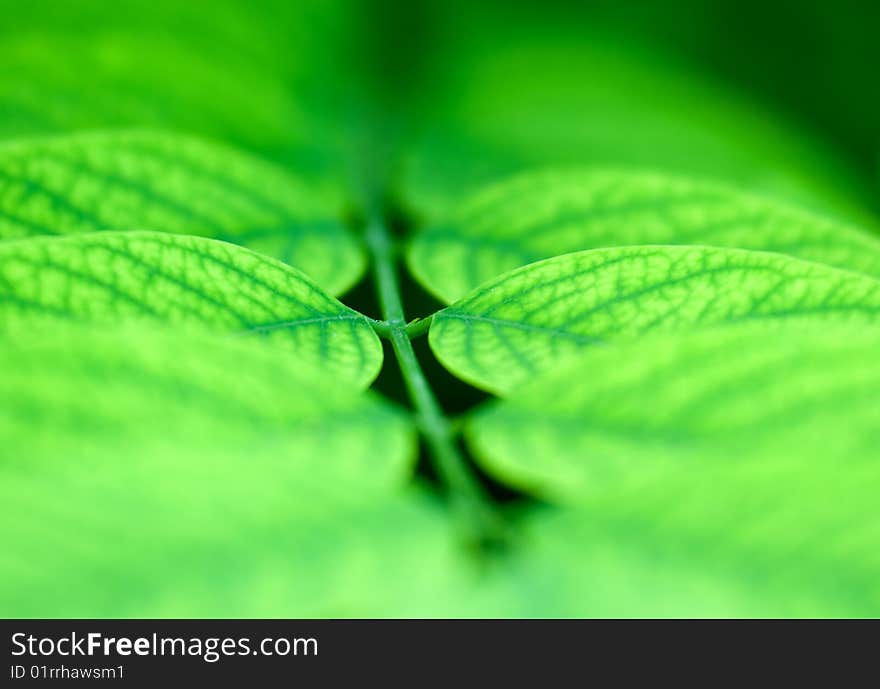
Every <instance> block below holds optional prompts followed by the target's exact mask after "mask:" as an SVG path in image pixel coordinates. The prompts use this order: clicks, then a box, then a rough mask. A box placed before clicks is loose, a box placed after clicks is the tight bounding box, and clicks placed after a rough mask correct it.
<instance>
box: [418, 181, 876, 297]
mask: <svg viewBox="0 0 880 689" xmlns="http://www.w3.org/2000/svg"><path fill="white" fill-rule="evenodd" d="M636 244H704V245H711V246H726V247H732V248H743V249H756V250H761V251H776V252H780V253H785V254H789V255H792V256H796V257H798V258H803V259H807V260H811V261H818V262H821V263H828V264H829V265H834V266H837V267H840V268H847V269H850V270H856V271H860V272H864V273H867V274H870V275H872V276H874V277H878V276H880V238H878V237H876V236H875V235H873V234H872V233H871V232H869V231H867V230H862V229H859V228H857V227H855V226H852V225H847V224H845V223H842V222H839V221H836V220H834V219H831V218H828V217H825V216H823V215H820V214H817V213H814V212H810V211H807V210H804V209H801V208H799V207H796V206H792V205H788V204H786V203H784V202H780V201H777V200H774V199H771V198H765V197H761V196H757V195H754V194H747V193H744V192H742V191H740V190H738V189H736V188H734V187H729V186H726V185H722V184H713V183H711V182H703V181H698V180H695V179H690V178H686V177H679V176H675V175H666V174H657V173H649V172H634V171H623V170H596V169H569V170H548V171H540V172H533V173H525V174H523V175H520V176H517V177H515V178H513V179H510V180H506V181H503V182H500V183H498V184H494V185H490V186H489V187H488V188H485V189H481V190H480V191H478V192H476V193H475V194H473V195H472V196H471V197H470V198H469V199H468V200H466V201H464V202H463V203H462V205H461V206H460V207H459V208H457V209H456V211H455V212H454V213H453V214H452V215H451V217H450V218H449V219H448V220H446V221H445V222H438V223H435V224H433V225H430V226H428V227H426V228H425V229H424V230H422V231H421V232H420V233H419V234H418V235H417V236H416V237H415V238H414V240H413V242H412V244H411V245H410V247H409V251H408V256H407V259H408V263H409V266H410V269H411V270H412V272H413V273H414V274H415V275H416V276H417V277H418V278H419V281H420V282H421V283H422V284H423V285H424V286H425V287H427V288H428V289H429V290H430V291H431V292H433V293H434V294H435V295H437V296H438V297H440V298H441V299H443V300H444V301H446V302H447V303H449V302H452V301H454V300H455V299H458V298H460V297H462V296H463V295H465V294H467V292H469V291H470V290H472V289H474V288H475V287H477V286H478V285H480V284H482V283H484V282H486V281H488V280H490V279H492V278H494V277H496V276H498V275H500V274H501V273H504V272H507V271H508V270H512V269H513V268H516V267H519V266H522V265H525V264H527V263H533V262H535V261H538V260H541V259H544V258H550V257H552V256H558V255H560V254H567V253H571V252H574V251H581V250H585V249H597V248H601V247H611V246H626V245H636Z"/></svg>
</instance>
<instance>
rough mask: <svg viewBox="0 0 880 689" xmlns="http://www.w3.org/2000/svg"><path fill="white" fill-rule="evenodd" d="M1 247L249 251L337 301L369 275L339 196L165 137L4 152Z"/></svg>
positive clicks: (0, 164) (115, 136)
mask: <svg viewBox="0 0 880 689" xmlns="http://www.w3.org/2000/svg"><path fill="white" fill-rule="evenodd" d="M0 185H2V186H0V239H9V238H13V239H14V238H18V237H28V236H34V235H50V234H68V233H75V232H92V231H97V230H106V229H110V230H129V229H138V230H156V231H162V232H175V233H181V234H192V235H201V236H206V237H213V238H216V239H224V240H227V241H230V242H235V243H237V244H243V245H245V246H248V247H250V248H252V249H255V250H258V251H261V252H263V253H266V254H269V255H272V256H274V257H276V258H280V259H282V260H283V261H285V262H287V263H290V264H292V265H294V266H296V267H297V268H299V269H300V270H302V271H303V272H305V273H308V274H309V275H310V276H311V277H312V278H314V279H315V281H316V282H318V284H320V285H322V286H324V287H325V288H326V289H327V290H328V291H329V292H331V293H333V294H339V293H341V292H343V291H345V290H346V289H347V288H349V287H350V286H351V285H352V284H353V283H354V282H355V281H356V280H357V279H358V278H359V277H360V275H361V273H362V272H363V269H364V262H365V261H364V256H363V251H362V248H361V247H360V246H359V245H358V244H357V243H356V242H355V240H354V239H353V237H352V236H351V234H350V233H349V232H348V231H347V229H346V228H345V226H344V225H343V224H342V222H341V220H340V216H341V204H340V202H339V200H338V199H336V198H335V197H334V195H332V194H331V193H329V192H327V191H325V190H322V189H320V188H317V187H314V186H310V185H308V184H306V183H304V182H303V181H301V180H300V179H298V178H296V177H294V176H292V175H290V174H287V173H285V172H284V171H283V170H281V169H278V168H276V167H273V166H272V165H269V164H266V163H263V162H261V161H259V160H257V159H255V158H252V157H250V156H247V155H244V154H242V153H239V152H237V151H235V150H233V149H230V148H227V147H224V146H218V145H214V144H209V143H206V142H202V141H199V140H196V139H192V138H188V137H182V136H178V135H173V134H167V133H157V132H135V131H133V132H121V133H120V132H114V133H102V134H85V135H82V134H80V135H72V136H65V137H57V138H45V139H34V140H27V141H23V142H16V143H12V144H6V145H3V146H0Z"/></svg>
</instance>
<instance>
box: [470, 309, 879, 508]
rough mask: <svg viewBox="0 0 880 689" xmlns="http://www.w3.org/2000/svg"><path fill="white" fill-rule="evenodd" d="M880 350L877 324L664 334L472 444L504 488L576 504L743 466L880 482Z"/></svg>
mask: <svg viewBox="0 0 880 689" xmlns="http://www.w3.org/2000/svg"><path fill="white" fill-rule="evenodd" d="M878 346H880V328H878V327H877V326H864V325H863V326H859V327H855V326H854V325H852V324H840V323H838V324H833V323H825V324H822V326H821V327H820V328H819V327H816V328H810V327H807V328H803V327H801V328H792V327H782V328H778V329H776V330H774V331H770V330H768V329H767V328H765V327H764V324H762V323H742V324H739V325H732V326H728V327H725V328H709V329H705V330H699V331H695V332H690V333H682V334H675V335H668V334H662V335H661V334H655V335H652V336H647V337H645V338H642V339H640V340H639V341H637V342H628V343H623V344H619V345H612V346H610V347H605V348H597V349H593V350H591V351H589V352H587V353H585V354H584V355H583V356H582V357H581V358H580V359H579V360H578V361H577V362H576V363H572V365H571V366H569V367H565V368H564V369H563V370H561V371H556V372H553V373H552V374H548V375H547V376H544V377H542V378H540V379H538V380H536V381H534V382H533V383H531V384H529V385H527V386H524V387H523V388H521V389H520V390H518V391H517V393H516V394H514V395H512V396H511V397H509V398H508V399H505V400H503V401H499V402H496V403H494V404H491V405H489V406H488V407H487V408H485V409H483V410H481V411H480V412H478V413H477V414H476V416H475V417H474V419H473V420H472V421H471V422H470V424H469V425H468V427H467V437H468V441H469V443H470V445H471V447H472V448H473V449H474V451H475V452H476V453H477V455H478V457H480V458H481V459H482V460H483V462H484V463H485V466H486V468H487V469H489V470H490V471H491V472H492V474H493V475H494V476H496V477H497V478H500V479H503V480H507V481H509V482H511V483H513V484H515V485H517V486H520V487H524V488H527V489H530V490H534V491H535V492H537V493H539V494H541V495H542V496H544V497H553V498H556V499H561V500H572V501H586V500H591V499H593V498H594V497H595V496H596V495H601V494H603V493H604V492H605V491H606V490H609V489H611V490H613V489H615V488H616V487H619V486H620V485H628V484H641V483H652V482H655V481H657V482H663V481H667V480H670V477H671V476H673V475H674V474H676V473H678V472H682V473H685V474H689V475H690V474H698V473H699V472H701V471H711V470H713V469H717V468H719V467H734V466H736V465H737V464H742V463H748V465H749V466H750V468H751V469H752V470H754V471H755V472H756V473H758V474H760V473H761V471H767V472H768V473H770V472H771V469H770V467H773V466H779V465H783V464H785V465H790V467H793V468H797V467H801V468H803V469H804V471H805V472H808V471H809V469H808V467H810V466H818V465H819V464H825V465H826V466H827V467H829V469H828V471H831V470H832V469H833V470H834V471H842V470H844V467H849V466H854V465H857V464H860V463H869V464H874V465H877V471H878V472H880V442H878V441H880V431H878V428H880V400H878V397H877V394H876V390H877V386H878V384H880V358H878V357H877V348H878ZM762 467H764V468H762ZM878 475H880V473H878Z"/></svg>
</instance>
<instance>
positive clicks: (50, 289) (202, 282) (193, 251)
mask: <svg viewBox="0 0 880 689" xmlns="http://www.w3.org/2000/svg"><path fill="white" fill-rule="evenodd" d="M46 317H60V318H66V319H73V320H77V321H80V322H87V323H94V324H116V323H120V322H125V321H129V320H132V319H138V320H140V319H149V320H153V321H159V322H164V323H169V324H172V325H188V326H194V325H198V326H207V327H209V328H211V329H213V330H216V331H218V332H227V333H238V334H242V335H245V334H246V335H250V336H258V335H261V336H264V337H265V338H266V339H268V340H270V341H271V342H273V343H276V344H277V345H279V347H280V348H281V351H282V352H284V353H283V354H280V355H279V356H280V357H282V358H283V357H284V356H285V355H286V356H288V357H293V358H295V360H296V361H297V363H298V365H299V366H300V367H301V369H302V370H303V371H312V372H313V373H314V374H316V375H317V374H320V375H321V376H323V377H326V378H339V379H342V380H346V381H349V382H351V383H352V384H355V385H358V386H361V387H366V386H367V385H368V384H369V383H370V382H371V381H372V380H373V378H375V377H376V374H377V373H378V371H379V368H380V366H381V364H382V347H381V345H380V343H379V340H378V338H377V337H376V334H375V333H374V332H373V330H372V328H371V326H370V324H369V322H368V321H367V319H366V318H365V317H364V316H362V315H361V314H359V313H357V312H356V311H352V310H351V309H349V308H347V307H346V306H344V305H343V304H341V303H340V302H338V301H337V300H336V299H334V298H333V297H331V296H329V295H327V294H326V293H324V292H323V291H322V290H321V289H320V288H319V287H318V286H317V285H315V284H314V283H313V282H312V281H311V280H310V279H308V278H307V277H306V276H305V275H303V274H302V273H300V272H299V271H297V270H296V269H294V268H291V267H290V266H287V265H285V264H283V263H280V262H279V261H276V260H274V259H270V258H267V257H265V256H262V255H260V254H256V253H254V252H252V251H249V250H247V249H244V248H242V247H239V246H236V245H234V244H227V243H225V242H218V241H215V240H211V239H204V238H201V237H189V236H184V235H170V234H164V233H157V232H96V233H91V234H81V235H72V236H68V237H60V238H56V237H48V238H34V239H23V240H17V241H10V242H0V329H2V330H3V331H6V332H10V331H11V332H15V331H17V330H28V329H30V328H31V327H32V324H33V322H34V321H35V320H37V321H39V320H40V319H43V318H46Z"/></svg>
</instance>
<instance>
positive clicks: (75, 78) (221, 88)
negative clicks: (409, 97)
mask: <svg viewBox="0 0 880 689" xmlns="http://www.w3.org/2000/svg"><path fill="white" fill-rule="evenodd" d="M322 5H323V6H322ZM0 9H3V10H5V11H4V12H3V14H4V16H6V17H7V18H8V19H7V21H5V22H4V26H3V27H2V28H0V60H2V63H3V64H4V65H5V70H4V72H3V75H2V77H0V136H2V137H3V138H12V137H19V136H29V135H34V134H47V133H66V132H74V131H83V130H93V129H106V128H117V127H162V128H169V129H174V130H176V131H182V132H187V133H192V134H199V135H203V136H207V137H210V138H214V139H218V140H223V141H227V142H229V143H233V144H236V145H239V146H243V147H245V148H249V149H251V150H255V151H259V152H260V153H263V154H266V155H270V156H273V157H277V158H278V159H280V160H284V161H285V162H289V163H293V164H294V165H295V166H296V168H297V169H298V170H300V171H303V172H305V171H308V172H309V173H310V175H317V176H320V177H322V178H326V179H328V180H330V181H333V182H334V183H342V176H343V175H344V173H345V170H344V166H345V165H346V161H347V160H348V159H349V158H350V151H348V150H345V147H346V145H347V144H350V141H348V134H349V132H348V127H349V122H348V120H349V118H350V110H351V104H352V102H353V100H354V97H355V90H354V88H353V84H354V81H355V74H354V72H353V69H352V61H351V60H350V56H349V52H350V46H349V43H350V42H351V38H350V36H349V33H350V30H351V27H350V24H351V23H352V18H350V17H349V16H348V13H347V12H346V6H345V3H333V2H330V3H317V2H310V1H306V2H298V3H282V2H261V3H247V4H242V3H239V2H229V1H228V0H220V1H219V2H212V3H210V5H206V4H205V3H192V4H191V6H189V5H188V6H187V7H181V3H176V2H172V1H170V0H157V1H156V2H146V1H145V0H121V1H120V2H117V3H113V4H112V5H110V4H108V3H106V2H101V1H100V0H84V1H83V2H78V3H76V5H75V6H71V7H69V8H68V7H64V6H62V5H60V4H59V3H57V2H52V0H48V1H47V0H35V2H33V3H28V7H27V8H26V9H23V8H22V7H21V3H17V2H14V0H13V1H12V2H9V0H3V2H2V3H0ZM291 45H295V46H296V49H295V50H291Z"/></svg>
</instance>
